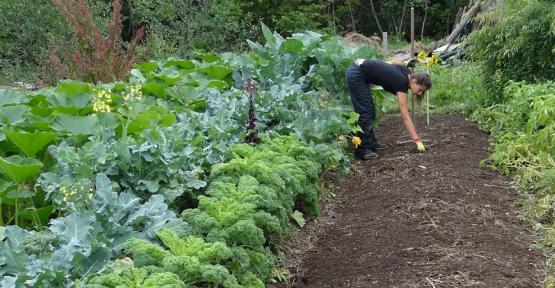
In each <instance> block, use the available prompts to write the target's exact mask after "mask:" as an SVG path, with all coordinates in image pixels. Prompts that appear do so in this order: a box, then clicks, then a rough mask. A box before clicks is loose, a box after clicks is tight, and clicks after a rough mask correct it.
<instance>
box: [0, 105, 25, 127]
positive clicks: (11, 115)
mask: <svg viewBox="0 0 555 288" xmlns="http://www.w3.org/2000/svg"><path fill="white" fill-rule="evenodd" d="M29 110H31V108H29V107H27V106H24V105H19V106H6V107H0V121H2V123H4V124H6V125H11V126H15V125H17V124H19V123H21V122H23V120H25V116H26V115H27V113H28V112H29Z"/></svg>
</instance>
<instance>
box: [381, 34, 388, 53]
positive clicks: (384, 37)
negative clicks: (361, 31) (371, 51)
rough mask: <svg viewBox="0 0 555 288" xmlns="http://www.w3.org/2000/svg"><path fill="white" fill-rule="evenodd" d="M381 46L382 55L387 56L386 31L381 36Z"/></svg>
mask: <svg viewBox="0 0 555 288" xmlns="http://www.w3.org/2000/svg"><path fill="white" fill-rule="evenodd" d="M382 46H383V56H388V55H389V49H388V47H387V46H388V42H387V32H383V36H382Z"/></svg>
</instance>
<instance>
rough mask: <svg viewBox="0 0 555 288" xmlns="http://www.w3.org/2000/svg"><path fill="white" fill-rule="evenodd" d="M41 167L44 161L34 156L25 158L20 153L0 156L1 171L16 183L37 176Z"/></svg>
mask: <svg viewBox="0 0 555 288" xmlns="http://www.w3.org/2000/svg"><path fill="white" fill-rule="evenodd" d="M41 168H42V163H41V162H40V161H39V160H37V159H34V158H23V157H21V156H19V155H13V156H10V157H7V158H3V157H0V172H2V174H4V175H6V176H7V177H8V178H9V179H11V180H12V181H14V182H16V183H23V182H24V181H25V180H27V179H29V178H33V177H37V176H38V175H39V174H40V169H41Z"/></svg>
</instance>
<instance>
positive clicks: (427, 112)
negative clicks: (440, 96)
mask: <svg viewBox="0 0 555 288" xmlns="http://www.w3.org/2000/svg"><path fill="white" fill-rule="evenodd" d="M426 123H427V125H430V92H426Z"/></svg>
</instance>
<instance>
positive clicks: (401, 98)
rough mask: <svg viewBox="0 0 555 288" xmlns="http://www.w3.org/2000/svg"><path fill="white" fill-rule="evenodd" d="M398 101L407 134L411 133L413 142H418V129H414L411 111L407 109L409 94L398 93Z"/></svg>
mask: <svg viewBox="0 0 555 288" xmlns="http://www.w3.org/2000/svg"><path fill="white" fill-rule="evenodd" d="M397 101H398V102H399V112H401V117H402V118H403V123H404V124H405V128H406V129H407V132H409V135H410V137H411V138H412V140H416V139H417V138H418V134H416V129H415V128H414V124H413V123H412V119H411V118H410V116H409V109H408V108H407V94H406V93H398V94H397Z"/></svg>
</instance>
